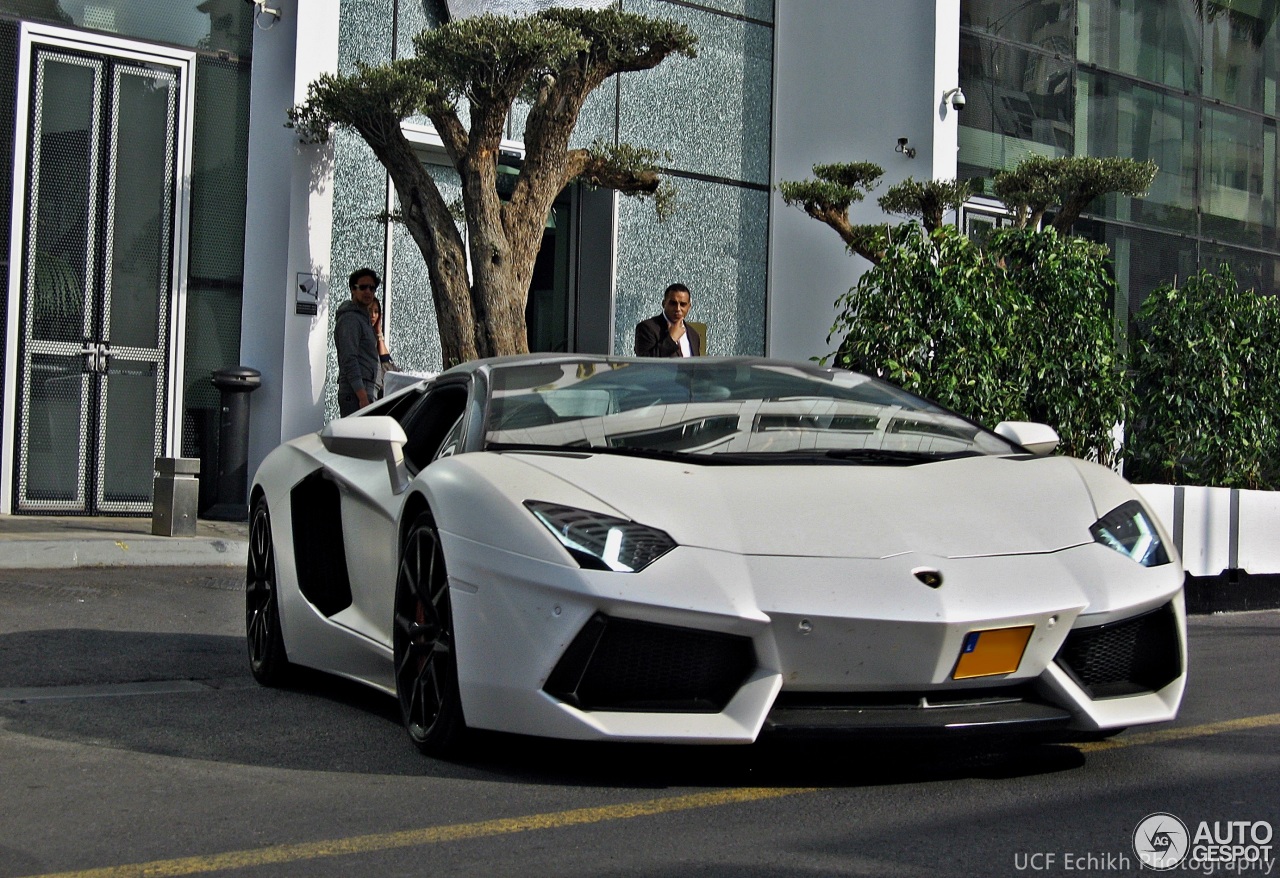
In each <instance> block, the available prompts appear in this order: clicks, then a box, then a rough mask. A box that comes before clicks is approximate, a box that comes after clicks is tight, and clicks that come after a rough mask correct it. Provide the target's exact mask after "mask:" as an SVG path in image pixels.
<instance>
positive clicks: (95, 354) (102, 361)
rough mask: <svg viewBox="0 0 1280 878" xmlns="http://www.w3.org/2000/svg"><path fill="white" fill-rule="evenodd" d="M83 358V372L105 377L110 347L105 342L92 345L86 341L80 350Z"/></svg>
mask: <svg viewBox="0 0 1280 878" xmlns="http://www.w3.org/2000/svg"><path fill="white" fill-rule="evenodd" d="M80 356H82V357H84V371H85V372H87V373H90V374H98V375H106V374H107V365H108V362H109V361H110V360H111V345H110V344H108V343H107V342H101V343H97V344H95V343H93V342H88V341H86V342H85V343H84V347H82V348H81V349H80Z"/></svg>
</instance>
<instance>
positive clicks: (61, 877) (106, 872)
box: [39, 787, 817, 878]
mask: <svg viewBox="0 0 1280 878" xmlns="http://www.w3.org/2000/svg"><path fill="white" fill-rule="evenodd" d="M816 790H817V788H816V787H777V788H772V789H770V788H762V787H754V788H747V789H737V790H718V791H716V792H712V793H695V794H693V795H688V796H672V797H670V798H665V799H650V800H649V801H647V802H627V803H624V804H621V805H605V806H602V807H598V808H575V809H573V810H572V811H560V812H556V813H551V814H532V815H530V816H528V817H507V818H502V819H499V820H484V821H481V822H479V823H459V824H455V825H453V826H433V827H427V828H425V829H409V830H404V831H402V832H386V833H379V834H376V835H357V836H354V837H352V838H339V839H333V840H331V841H317V842H310V843H306V844H283V845H275V846H273V847H269V848H263V849H261V850H248V851H232V852H230V853H226V854H213V855H211V856H205V857H183V858H181V859H176V860H156V861H154V862H151V863H136V864H134V865H129V866H104V867H103V868H100V869H87V870H85V871H83V872H59V873H57V874H56V875H43V876H39V878H168V876H171V875H195V874H198V873H200V872H217V871H220V870H223V869H244V868H249V867H253V866H266V865H270V864H272V863H291V862H295V861H299V860H312V859H316V858H317V857H336V856H342V855H345V854H361V853H371V852H375V851H386V850H392V849H394V848H404V847H417V846H419V845H428V844H438V843H440V842H446V841H460V840H462V839H467V838H483V837H487V836H494V835H507V834H510V833H513V832H530V831H533V830H538V829H558V828H560V827H564V826H581V825H583V824H587V823H602V822H605V821H608V820H628V819H631V818H633V817H647V816H650V815H653V814H669V813H671V812H673V811H689V810H692V809H695V808H714V807H716V806H717V805H733V804H738V803H742V802H756V801H761V800H763V799H777V798H780V797H782V796H794V795H796V794H798V793H810V792H815V791H816Z"/></svg>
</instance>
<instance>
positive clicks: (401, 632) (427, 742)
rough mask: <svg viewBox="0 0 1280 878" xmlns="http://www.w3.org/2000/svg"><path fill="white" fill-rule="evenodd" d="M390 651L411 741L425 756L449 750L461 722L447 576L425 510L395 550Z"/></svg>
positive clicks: (458, 735)
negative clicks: (396, 563)
mask: <svg viewBox="0 0 1280 878" xmlns="http://www.w3.org/2000/svg"><path fill="white" fill-rule="evenodd" d="M392 651H393V656H394V659H395V673H396V695H397V696H398V697H399V699H400V713H401V716H402V717H403V718H404V725H405V728H406V729H407V730H408V732H409V737H410V738H411V739H412V740H413V743H414V745H415V746H416V747H417V748H418V749H419V750H420V751H422V752H423V753H427V754H431V755H441V754H444V753H447V752H449V751H452V750H454V749H455V748H456V747H457V746H458V744H459V743H460V742H461V740H462V738H463V735H464V733H465V732H466V727H467V726H466V721H465V720H464V718H463V716H462V699H461V696H460V695H459V693H458V664H457V653H456V652H455V650H454V637H453V613H452V608H451V605H450V602H449V577H448V574H447V573H446V571H445V564H444V552H443V551H442V550H441V547H440V535H439V533H438V532H437V531H436V529H435V526H434V524H433V522H432V520H431V517H430V516H429V515H426V514H423V515H419V516H418V518H417V519H416V520H415V521H414V522H413V526H412V527H411V528H410V529H409V535H408V536H407V537H406V538H405V542H404V551H403V552H402V553H401V555H400V569H399V572H398V573H397V575H396V603H395V620H394V630H393V634H392Z"/></svg>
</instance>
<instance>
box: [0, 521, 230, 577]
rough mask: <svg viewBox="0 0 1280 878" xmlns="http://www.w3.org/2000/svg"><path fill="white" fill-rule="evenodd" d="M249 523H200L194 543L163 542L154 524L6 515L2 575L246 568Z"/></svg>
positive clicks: (0, 529)
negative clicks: (118, 569)
mask: <svg viewBox="0 0 1280 878" xmlns="http://www.w3.org/2000/svg"><path fill="white" fill-rule="evenodd" d="M248 551H249V523H248V522H247V521H206V520H204V519H200V520H199V521H197V523H196V535H195V536H193V537H160V536H154V535H153V534H152V533H151V519H150V518H149V517H147V518H115V517H106V516H102V517H83V516H79V517H78V516H35V515H0V569H4V570H17V569H56V568H72V567H224V566H226V567H243V566H244V563H245V557H246V555H247V554H248Z"/></svg>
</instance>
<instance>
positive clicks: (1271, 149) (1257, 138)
mask: <svg viewBox="0 0 1280 878" xmlns="http://www.w3.org/2000/svg"><path fill="white" fill-rule="evenodd" d="M1202 161H1203V166H1202V169H1201V193H1202V197H1201V209H1202V210H1203V212H1204V216H1203V218H1202V224H1201V228H1200V232H1201V234H1203V235H1205V236H1207V237H1211V238H1225V239H1228V240H1233V241H1238V242H1240V243H1243V244H1252V245H1254V246H1262V245H1263V244H1269V243H1273V242H1272V241H1270V240H1269V237H1270V234H1271V230H1274V229H1275V225H1276V126H1275V122H1274V121H1273V120H1270V119H1267V120H1263V119H1261V118H1260V117H1258V116H1253V115H1244V114H1240V113H1235V112H1231V111H1228V110H1223V109H1216V108H1213V107H1208V108H1206V109H1205V111H1204V156H1203V159H1202Z"/></svg>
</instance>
